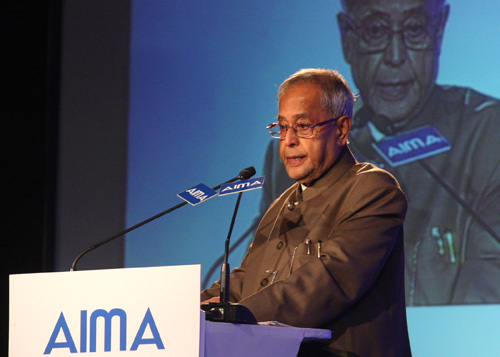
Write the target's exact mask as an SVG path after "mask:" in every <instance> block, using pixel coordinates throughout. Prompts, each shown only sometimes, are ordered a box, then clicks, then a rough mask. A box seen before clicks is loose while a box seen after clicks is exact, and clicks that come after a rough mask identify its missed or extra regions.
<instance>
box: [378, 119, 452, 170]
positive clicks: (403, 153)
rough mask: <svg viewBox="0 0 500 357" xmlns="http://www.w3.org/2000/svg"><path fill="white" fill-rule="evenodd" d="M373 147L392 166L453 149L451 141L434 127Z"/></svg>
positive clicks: (388, 138) (418, 130)
mask: <svg viewBox="0 0 500 357" xmlns="http://www.w3.org/2000/svg"><path fill="white" fill-rule="evenodd" d="M372 146H373V148H374V149H375V150H376V151H377V152H378V153H379V154H380V156H382V157H383V158H384V160H385V161H386V162H387V163H389V164H390V165H391V166H399V165H404V164H408V163H410V162H413V161H417V160H421V159H425V158H427V157H431V156H434V155H437V154H440V153H442V152H445V151H448V150H450V149H451V145H450V143H449V141H448V140H447V139H446V138H445V137H444V136H443V135H441V133H440V132H439V131H438V130H437V129H436V128H434V127H432V126H424V127H422V128H418V129H415V130H411V131H408V132H405V133H402V134H398V135H394V136H390V137H387V138H385V139H383V140H381V141H379V142H377V143H372Z"/></svg>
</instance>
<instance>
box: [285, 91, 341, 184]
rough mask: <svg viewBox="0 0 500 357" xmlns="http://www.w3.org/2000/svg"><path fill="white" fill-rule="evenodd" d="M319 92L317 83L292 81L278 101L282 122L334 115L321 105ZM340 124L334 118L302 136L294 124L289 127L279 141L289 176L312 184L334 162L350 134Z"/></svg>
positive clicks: (315, 121)
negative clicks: (309, 134)
mask: <svg viewBox="0 0 500 357" xmlns="http://www.w3.org/2000/svg"><path fill="white" fill-rule="evenodd" d="M320 95H321V90H320V88H319V86H317V85H315V84H310V83H298V84H295V85H292V87H290V88H289V89H288V90H287V91H286V92H285V93H284V94H283V96H282V97H281V100H280V102H279V114H278V121H279V123H281V124H287V125H293V124H295V123H308V124H312V125H315V124H318V123H320V122H323V121H326V120H329V119H331V118H330V116H329V114H328V112H327V111H326V110H324V109H323V108H322V106H321V102H320ZM343 118H344V119H342V118H341V119H339V121H340V120H342V122H343V121H344V120H345V118H346V117H343ZM347 118H348V117H347ZM349 120H350V119H349ZM349 123H350V122H349ZM338 125H340V123H337V122H335V121H334V122H332V123H329V124H326V125H323V126H320V127H316V128H314V129H313V131H314V134H313V137H311V138H299V137H297V135H295V132H294V131H293V129H292V128H290V129H288V131H287V133H286V137H285V138H284V139H282V140H281V141H280V156H281V160H282V161H283V164H284V165H285V168H286V171H287V173H288V176H290V178H292V179H294V180H295V181H297V182H300V183H304V184H310V183H311V182H312V181H314V180H315V179H317V178H318V177H320V176H321V175H322V174H323V173H324V172H325V171H327V170H328V169H329V168H330V167H331V166H332V165H333V163H334V162H335V159H336V158H337V157H338V155H339V154H340V152H341V151H342V147H343V146H344V145H345V144H346V142H347V134H345V135H344V134H342V130H340V129H338V127H337V126H338ZM349 127H350V126H349ZM347 133H348V130H347Z"/></svg>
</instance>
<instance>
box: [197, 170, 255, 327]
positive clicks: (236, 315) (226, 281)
mask: <svg viewBox="0 0 500 357" xmlns="http://www.w3.org/2000/svg"><path fill="white" fill-rule="evenodd" d="M253 175H255V168H253V167H249V168H246V169H244V170H242V171H241V172H240V175H239V177H240V178H242V179H243V180H247V179H249V178H250V177H252V176H253ZM242 195H243V192H240V193H239V194H238V199H237V201H236V205H235V207H234V212H233V218H232V219H231V224H230V226H229V233H228V235H227V238H226V242H225V246H224V261H223V263H222V266H221V273H220V276H221V277H220V294H219V297H220V302H218V303H213V302H211V303H209V304H205V305H201V308H202V310H203V311H205V312H206V318H207V320H209V321H217V322H230V323H245V324H256V323H257V320H256V318H255V316H253V314H252V312H251V311H250V310H249V309H248V308H247V307H246V306H243V305H233V304H231V303H230V302H229V286H230V268H229V251H230V249H229V242H230V240H231V234H232V232H233V227H234V222H235V220H236V215H237V213H238V208H239V206H240V201H241V196H242Z"/></svg>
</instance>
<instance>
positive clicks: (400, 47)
mask: <svg viewBox="0 0 500 357" xmlns="http://www.w3.org/2000/svg"><path fill="white" fill-rule="evenodd" d="M406 51H407V49H406V46H405V44H404V42H403V34H402V33H400V32H396V33H393V34H392V36H391V39H390V41H389V44H388V45H387V48H386V49H385V53H384V59H385V62H386V63H387V64H388V65H390V66H394V67H398V66H401V65H402V64H403V63H404V62H405V61H406V55H407V53H406Z"/></svg>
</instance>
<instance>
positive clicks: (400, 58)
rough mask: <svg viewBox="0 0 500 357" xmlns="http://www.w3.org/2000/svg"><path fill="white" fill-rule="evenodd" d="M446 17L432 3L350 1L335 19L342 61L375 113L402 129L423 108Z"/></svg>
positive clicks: (424, 0)
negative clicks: (349, 66) (351, 4)
mask: <svg viewBox="0 0 500 357" xmlns="http://www.w3.org/2000/svg"><path fill="white" fill-rule="evenodd" d="M448 11H449V8H448V6H445V7H440V6H438V5H437V1H436V0H355V1H354V7H353V8H352V10H351V11H350V12H349V14H345V13H341V14H339V17H338V20H339V24H340V27H341V33H342V41H343V48H344V56H345V58H346V61H347V62H348V63H349V64H350V65H351V71H352V74H353V78H354V81H355V82H356V85H357V87H358V88H359V91H360V94H361V97H362V99H363V102H364V103H365V104H368V105H370V106H371V107H372V109H373V110H374V111H375V113H377V114H380V115H384V116H386V117H388V118H389V119H391V121H393V122H394V123H397V122H403V123H404V122H405V121H406V120H409V119H411V116H412V115H413V114H415V113H416V112H418V111H419V110H420V109H421V108H422V106H423V105H424V104H425V102H426V101H427V98H428V96H429V94H430V91H431V89H432V86H433V85H434V83H435V80H436V77H437V72H438V61H439V53H440V48H441V39H442V34H443V31H444V26H445V23H446V20H447V17H448Z"/></svg>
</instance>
